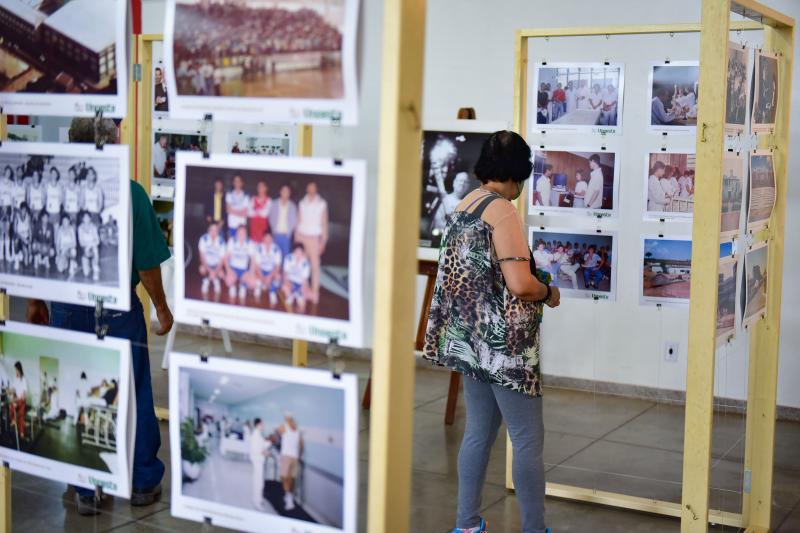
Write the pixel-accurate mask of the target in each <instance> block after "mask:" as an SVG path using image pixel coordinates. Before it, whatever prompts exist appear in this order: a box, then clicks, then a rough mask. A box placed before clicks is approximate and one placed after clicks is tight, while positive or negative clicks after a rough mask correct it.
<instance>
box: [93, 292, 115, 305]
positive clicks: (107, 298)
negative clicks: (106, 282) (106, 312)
mask: <svg viewBox="0 0 800 533" xmlns="http://www.w3.org/2000/svg"><path fill="white" fill-rule="evenodd" d="M88 298H89V300H91V301H93V302H103V303H104V304H105V303H109V304H115V303H117V297H116V296H112V295H110V294H105V295H104V294H95V293H93V292H90V293H89V294H88Z"/></svg>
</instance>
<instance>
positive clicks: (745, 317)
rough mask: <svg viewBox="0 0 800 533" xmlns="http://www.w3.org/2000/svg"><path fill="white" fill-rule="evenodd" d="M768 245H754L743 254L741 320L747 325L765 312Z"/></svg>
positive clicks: (756, 320) (759, 318)
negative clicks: (743, 293) (742, 304)
mask: <svg viewBox="0 0 800 533" xmlns="http://www.w3.org/2000/svg"><path fill="white" fill-rule="evenodd" d="M768 260H769V245H768V244H767V243H766V242H762V243H760V244H757V245H754V246H753V247H752V248H751V249H750V250H749V251H748V252H747V253H746V254H745V256H744V287H745V306H744V313H742V321H743V323H744V326H745V327H747V326H749V325H750V324H753V323H754V322H758V321H759V320H761V317H762V316H763V315H764V314H765V313H766V312H767V266H768V265H767V261H768Z"/></svg>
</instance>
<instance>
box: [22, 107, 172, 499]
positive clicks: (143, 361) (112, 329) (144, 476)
mask: <svg viewBox="0 0 800 533" xmlns="http://www.w3.org/2000/svg"><path fill="white" fill-rule="evenodd" d="M95 129H96V130H97V136H98V139H95ZM69 139H70V142H86V143H89V142H90V143H94V142H97V141H99V142H101V143H103V144H113V143H116V142H117V128H116V125H115V124H114V122H113V121H112V120H109V119H106V120H99V121H98V122H97V124H95V119H91V118H76V119H74V120H73V121H72V124H71V126H70V130H69ZM130 187H131V224H132V228H133V243H132V248H133V258H132V268H131V310H130V311H128V312H124V311H106V312H105V313H104V316H103V319H102V320H103V324H104V325H107V326H108V333H107V334H108V335H109V336H111V337H119V338H123V339H128V340H130V341H131V364H132V366H133V379H134V385H135V389H136V391H135V392H136V441H135V445H134V455H133V473H132V475H133V494H132V495H131V505H137V506H139V505H150V504H152V503H154V502H155V501H156V500H157V499H158V497H159V496H160V494H161V479H162V478H163V477H164V469H165V467H164V463H163V462H161V460H160V459H159V458H158V456H157V454H158V449H159V448H160V447H161V433H160V431H159V427H158V420H157V419H156V415H155V408H154V406H153V389H152V383H151V379H150V354H149V351H148V345H147V324H146V322H145V315H144V310H143V308H142V303H141V301H139V298H138V296H137V295H136V291H135V289H136V286H137V285H138V284H139V283H140V282H141V283H142V285H144V288H145V290H146V291H147V293H148V294H149V295H150V298H151V299H152V301H153V305H154V307H155V309H156V314H157V316H158V321H159V328H158V329H157V330H156V331H155V333H156V335H165V334H166V333H168V332H169V330H170V329H172V323H173V319H172V313H171V312H170V310H169V307H168V306H167V299H166V296H165V295H164V286H163V284H162V281H161V263H163V262H164V261H166V260H167V259H169V257H170V252H169V248H168V247H167V243H166V242H165V241H164V235H163V234H162V232H161V228H160V227H159V225H158V220H156V216H155V211H154V210H153V206H152V204H151V203H150V198H149V197H148V196H147V193H146V192H145V190H144V189H143V188H142V186H141V185H139V184H138V183H136V182H135V181H131V182H130ZM28 321H30V322H33V323H36V324H49V325H50V326H53V327H59V328H65V329H70V330H73V331H84V332H88V333H93V332H94V331H95V317H94V308H92V307H85V306H81V305H74V304H63V303H57V302H53V303H51V304H50V310H49V311H48V309H47V304H45V302H43V301H42V300H29V301H28ZM120 445H124V444H122V443H120ZM75 492H76V494H75V501H76V504H77V507H78V512H79V513H80V514H83V515H94V514H97V513H98V512H99V511H98V506H99V502H98V501H97V500H96V498H95V494H94V491H92V490H89V489H85V488H82V487H75Z"/></svg>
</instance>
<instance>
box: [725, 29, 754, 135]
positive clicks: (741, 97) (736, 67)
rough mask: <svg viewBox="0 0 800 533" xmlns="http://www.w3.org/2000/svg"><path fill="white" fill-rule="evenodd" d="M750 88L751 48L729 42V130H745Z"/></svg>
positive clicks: (726, 126)
mask: <svg viewBox="0 0 800 533" xmlns="http://www.w3.org/2000/svg"><path fill="white" fill-rule="evenodd" d="M749 90H750V49H748V48H747V47H745V46H743V45H741V44H739V43H734V42H731V43H728V94H727V99H726V100H725V128H726V129H727V130H728V131H732V132H736V133H738V132H742V131H744V127H745V124H746V123H747V91H749Z"/></svg>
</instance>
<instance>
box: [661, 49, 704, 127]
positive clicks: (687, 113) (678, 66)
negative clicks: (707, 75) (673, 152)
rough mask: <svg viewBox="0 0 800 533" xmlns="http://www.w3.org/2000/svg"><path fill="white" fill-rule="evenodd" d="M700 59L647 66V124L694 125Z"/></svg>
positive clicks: (695, 122) (668, 125)
mask: <svg viewBox="0 0 800 533" xmlns="http://www.w3.org/2000/svg"><path fill="white" fill-rule="evenodd" d="M699 84H700V63H699V62H697V61H669V62H661V63H655V64H653V65H652V66H651V68H650V128H651V129H652V130H655V131H659V132H665V131H666V132H679V131H683V132H689V133H692V132H694V131H695V128H696V126H697V107H698V102H697V87H698V85H699Z"/></svg>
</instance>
